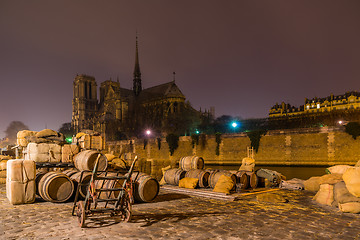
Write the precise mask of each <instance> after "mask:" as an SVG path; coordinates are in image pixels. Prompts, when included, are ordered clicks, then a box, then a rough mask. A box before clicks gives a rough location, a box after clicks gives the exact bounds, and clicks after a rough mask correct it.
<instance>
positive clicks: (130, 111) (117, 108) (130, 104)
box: [72, 39, 196, 140]
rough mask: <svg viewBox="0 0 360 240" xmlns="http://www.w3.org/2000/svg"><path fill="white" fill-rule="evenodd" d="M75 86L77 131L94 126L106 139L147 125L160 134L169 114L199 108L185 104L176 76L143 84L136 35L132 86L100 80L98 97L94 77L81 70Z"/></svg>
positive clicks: (74, 123) (173, 115) (137, 132)
mask: <svg viewBox="0 0 360 240" xmlns="http://www.w3.org/2000/svg"><path fill="white" fill-rule="evenodd" d="M174 74H175V73H174ZM73 90H74V97H73V101H72V127H73V128H74V129H75V132H79V131H81V129H92V130H95V131H98V132H101V133H102V134H103V135H105V137H106V139H107V140H120V139H125V138H127V137H129V136H134V135H137V136H139V135H141V133H142V132H144V130H145V129H147V128H149V129H152V130H155V131H157V132H158V133H159V134H160V133H161V131H162V130H161V129H162V128H163V127H164V125H165V124H166V122H167V121H168V120H169V119H170V118H171V119H174V118H176V116H181V115H182V114H183V113H184V111H186V110H187V109H188V110H189V109H191V112H192V113H194V112H196V111H195V110H194V109H192V108H191V106H190V105H189V104H185V96H184V95H183V94H182V92H181V91H180V89H179V87H178V86H177V85H176V83H175V76H174V79H173V80H172V81H170V82H167V83H164V84H161V85H158V86H154V87H150V88H147V89H143V88H142V84H141V72H140V65H139V54H138V41H137V39H136V50H135V68H134V75H133V88H132V89H126V88H122V87H121V86H120V83H119V80H118V79H117V81H112V80H111V79H110V80H107V81H104V82H102V83H101V85H100V99H99V100H98V98H97V84H96V81H95V78H94V77H91V76H87V75H84V74H82V75H77V76H76V77H75V80H74V83H73ZM175 127H176V126H175Z"/></svg>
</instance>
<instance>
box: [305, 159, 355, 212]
mask: <svg viewBox="0 0 360 240" xmlns="http://www.w3.org/2000/svg"><path fill="white" fill-rule="evenodd" d="M326 172H327V173H328V174H325V175H323V176H319V177H311V178H309V179H308V180H306V181H304V186H305V190H308V191H313V192H316V195H315V196H314V198H313V199H314V200H315V201H316V202H318V203H320V204H324V205H328V206H333V207H338V208H339V210H340V211H341V212H347V213H360V161H359V162H358V163H357V164H356V165H355V166H348V165H335V166H332V167H329V168H327V169H326Z"/></svg>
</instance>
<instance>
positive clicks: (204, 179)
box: [185, 169, 210, 187]
mask: <svg viewBox="0 0 360 240" xmlns="http://www.w3.org/2000/svg"><path fill="white" fill-rule="evenodd" d="M209 176H210V173H209V172H208V171H205V170H202V169H190V170H189V171H187V172H186V174H185V177H189V178H197V179H199V183H198V185H199V187H207V186H208V185H209Z"/></svg>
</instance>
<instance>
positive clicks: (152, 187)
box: [131, 172, 160, 202]
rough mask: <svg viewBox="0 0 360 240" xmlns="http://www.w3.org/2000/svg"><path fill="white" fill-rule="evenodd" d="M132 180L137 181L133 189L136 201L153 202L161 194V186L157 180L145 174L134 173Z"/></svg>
mask: <svg viewBox="0 0 360 240" xmlns="http://www.w3.org/2000/svg"><path fill="white" fill-rule="evenodd" d="M131 178H132V180H133V181H135V187H134V189H133V194H134V199H135V201H137V202H151V201H152V200H154V199H155V198H156V196H157V195H158V194H159V190H160V186H159V182H158V181H157V180H156V179H155V178H153V177H151V176H149V175H147V174H145V173H137V172H134V173H133V174H132V175H131Z"/></svg>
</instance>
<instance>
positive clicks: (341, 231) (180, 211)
mask: <svg viewBox="0 0 360 240" xmlns="http://www.w3.org/2000/svg"><path fill="white" fill-rule="evenodd" d="M276 194H279V195H281V196H283V197H285V198H286V199H288V200H289V202H287V203H265V202H258V201H257V200H256V197H255V195H248V196H244V197H243V198H242V199H240V200H238V201H231V202H230V201H222V200H210V199H204V198H198V197H189V196H186V195H183V194H177V193H168V192H161V193H160V194H159V196H158V197H157V199H156V201H155V202H153V203H146V204H135V205H133V217H132V220H131V222H128V223H124V222H118V221H116V219H115V218H110V217H109V216H108V215H100V216H99V217H97V218H96V219H87V220H86V224H87V228H80V227H79V226H78V222H77V218H76V217H74V216H71V210H72V203H71V202H68V203H63V204H55V203H50V202H42V201H40V200H39V201H37V202H35V203H34V204H26V205H16V206H14V205H11V204H10V203H9V202H8V200H7V198H6V190H5V185H0V239H107V238H109V239H110V238H111V239H274V240H275V239H282V240H284V239H342V240H346V239H360V215H359V214H343V213H340V212H338V210H337V209H334V208H330V207H322V206H319V205H317V204H316V203H315V202H313V201H312V200H311V197H312V194H311V193H308V192H304V191H287V190H279V191H276Z"/></svg>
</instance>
